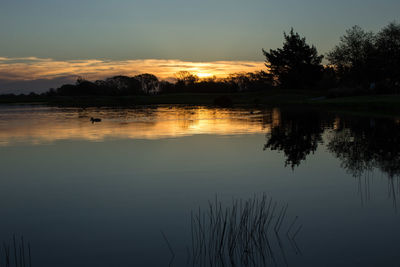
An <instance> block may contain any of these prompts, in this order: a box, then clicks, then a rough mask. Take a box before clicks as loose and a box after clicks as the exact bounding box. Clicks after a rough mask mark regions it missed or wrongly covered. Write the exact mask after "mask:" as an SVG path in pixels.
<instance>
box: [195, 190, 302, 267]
mask: <svg viewBox="0 0 400 267" xmlns="http://www.w3.org/2000/svg"><path fill="white" fill-rule="evenodd" d="M287 211H288V204H286V205H279V204H278V203H277V202H276V201H273V200H272V198H268V197H267V196H266V195H265V194H264V195H262V196H261V197H257V196H254V197H253V198H250V199H248V200H233V201H232V204H231V205H224V204H223V203H222V202H221V201H219V200H218V198H217V197H216V198H215V200H214V201H213V202H209V205H208V208H207V209H206V210H202V209H201V208H199V209H198V210H197V211H195V212H192V214H191V237H192V242H191V245H190V249H189V251H188V253H189V255H190V257H189V263H190V264H191V265H192V266H267V265H270V264H274V265H276V264H277V263H278V262H283V263H284V264H285V265H288V260H287V257H286V252H285V251H286V250H287V248H286V247H285V245H284V243H283V242H282V238H283V237H285V238H286V239H287V240H289V243H290V245H291V246H292V248H293V249H294V251H295V253H296V254H301V251H300V249H299V247H298V245H297V243H296V237H297V235H298V234H299V233H300V231H301V229H302V225H300V224H299V223H298V217H297V216H296V217H295V218H294V219H293V218H292V219H289V218H290V216H289V215H288V213H287ZM276 244H277V245H276Z"/></svg>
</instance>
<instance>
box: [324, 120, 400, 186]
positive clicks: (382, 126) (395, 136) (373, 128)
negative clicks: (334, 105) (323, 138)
mask: <svg viewBox="0 0 400 267" xmlns="http://www.w3.org/2000/svg"><path fill="white" fill-rule="evenodd" d="M327 147H328V150H329V151H330V152H332V153H333V154H334V155H335V156H336V157H337V158H339V159H340V161H341V162H342V166H343V168H345V169H346V170H348V171H349V172H350V173H351V174H352V175H353V176H356V177H357V176H360V175H361V174H362V173H364V172H365V171H368V170H372V169H373V168H378V169H379V170H381V171H382V172H383V173H386V174H387V175H388V177H390V178H393V177H396V176H399V175H400V125H399V124H397V123H395V122H394V121H392V120H389V119H379V120H377V119H364V118H357V119H345V120H342V121H340V122H339V124H338V127H337V129H335V131H334V134H333V135H332V138H331V139H330V140H328V145H327Z"/></svg>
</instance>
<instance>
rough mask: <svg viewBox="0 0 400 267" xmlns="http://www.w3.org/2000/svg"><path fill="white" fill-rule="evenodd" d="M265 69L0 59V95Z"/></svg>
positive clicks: (240, 64)
mask: <svg viewBox="0 0 400 267" xmlns="http://www.w3.org/2000/svg"><path fill="white" fill-rule="evenodd" d="M263 68H265V67H264V63H263V62H262V61H213V62H189V61H181V60H166V59H140V60H100V59H87V60H55V59H49V58H37V57H25V58H8V57H0V93H4V92H5V91H12V92H16V90H22V89H23V90H31V91H45V90H47V89H48V88H50V87H59V86H60V85H62V84H63V83H65V81H69V80H70V79H72V78H73V79H76V77H78V76H81V77H83V78H85V79H88V80H98V79H104V78H107V77H112V76H116V75H126V76H135V75H137V74H140V73H152V74H154V75H156V76H158V77H160V78H161V79H169V78H170V77H174V74H175V73H176V72H178V71H182V70H184V71H190V72H193V73H194V74H197V73H208V74H211V75H215V76H216V77H221V78H222V77H226V76H227V75H228V74H230V73H236V72H251V71H259V70H261V69H263ZM41 86H43V87H41ZM45 86H46V88H44V87H45Z"/></svg>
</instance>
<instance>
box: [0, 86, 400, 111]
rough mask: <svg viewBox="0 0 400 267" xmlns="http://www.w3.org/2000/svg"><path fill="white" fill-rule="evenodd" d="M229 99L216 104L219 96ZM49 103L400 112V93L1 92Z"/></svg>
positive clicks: (11, 100)
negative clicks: (33, 93) (20, 94)
mask: <svg viewBox="0 0 400 267" xmlns="http://www.w3.org/2000/svg"><path fill="white" fill-rule="evenodd" d="M218 98H225V99H228V100H229V101H228V102H227V103H223V104H216V103H217V101H216V99H218ZM19 104H21V105H47V106H57V107H82V108H86V107H121V108H134V107H137V106H155V105H187V106H194V105H202V106H213V107H223V108H235V107H238V108H251V109H254V108H267V107H282V108H290V109H292V108H293V109H305V108H316V109H322V110H324V111H333V112H344V113H354V114H365V115H384V116H395V115H400V95H360V96H346V97H336V98H326V97H324V96H322V95H321V93H320V92H317V91H295V90H291V91H282V90H273V91H268V92H266V91H264V92H245V93H220V94H207V93H202V94H194V93H185V94H161V95H135V96H40V95H39V96H29V95H22V96H8V95H2V96H0V105H19Z"/></svg>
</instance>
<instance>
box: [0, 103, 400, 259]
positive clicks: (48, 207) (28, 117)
mask: <svg viewBox="0 0 400 267" xmlns="http://www.w3.org/2000/svg"><path fill="white" fill-rule="evenodd" d="M91 117H95V118H101V122H95V123H92V122H91V121H90V118H91ZM0 167H1V169H0V170H1V171H0V174H1V175H0V214H1V220H0V241H1V243H2V244H3V245H1V253H0V256H1V258H0V263H1V264H2V265H1V266H6V265H5V264H6V260H7V251H9V252H8V255H9V257H11V259H10V261H13V260H14V257H15V256H17V261H20V262H21V261H25V264H26V266H29V264H28V261H29V260H28V258H29V257H28V256H21V255H28V251H29V252H30V253H31V261H32V264H33V265H34V266H43V267H47V266H52V267H54V266H211V265H212V266H231V265H235V266H265V265H271V266H399V265H400V254H399V253H398V251H399V248H400V244H399V242H400V227H399V226H400V214H399V210H398V209H399V208H398V205H399V200H398V198H399V193H400V183H399V174H400V120H399V119H398V118H371V117H363V116H350V115H341V114H335V113H325V112H320V111H315V110H304V111H290V110H284V109H279V108H274V109H260V110H257V109H253V110H249V109H216V108H207V107H176V106H159V107H143V108H136V109H115V108H86V109H83V108H55V107H46V106H29V105H12V106H0ZM260 225H263V227H260ZM264 226H265V227H267V226H268V228H265V227H264ZM254 229H257V230H254ZM253 230H254V231H253ZM14 235H15V238H16V241H15V244H16V246H15V251H16V253H14V241H13V236H14ZM22 236H23V239H24V241H22V240H21V237H22ZM221 240H222V241H221ZM23 242H24V243H23ZM28 242H29V247H28ZM22 244H23V245H22ZM225 245H226V246H225ZM15 254H16V255H15Z"/></svg>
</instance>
